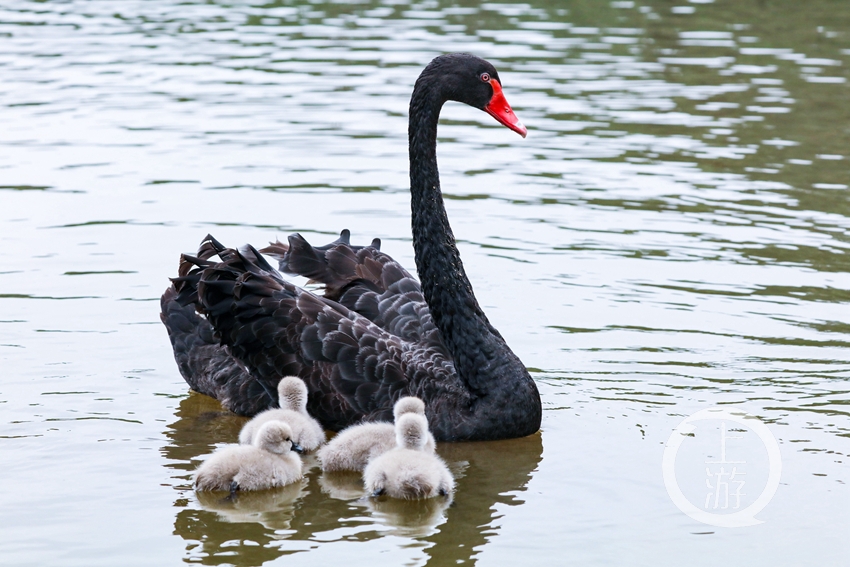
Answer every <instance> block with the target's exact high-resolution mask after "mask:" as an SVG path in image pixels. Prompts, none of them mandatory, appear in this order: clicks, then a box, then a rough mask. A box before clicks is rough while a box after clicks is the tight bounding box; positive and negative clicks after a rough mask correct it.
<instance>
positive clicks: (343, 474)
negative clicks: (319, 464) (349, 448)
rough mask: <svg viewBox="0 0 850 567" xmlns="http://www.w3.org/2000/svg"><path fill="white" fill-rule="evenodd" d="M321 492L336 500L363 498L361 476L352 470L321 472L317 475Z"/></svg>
mask: <svg viewBox="0 0 850 567" xmlns="http://www.w3.org/2000/svg"><path fill="white" fill-rule="evenodd" d="M319 486H321V487H322V492H323V493H325V494H327V495H328V496H330V497H331V498H335V499H336V500H357V499H359V498H363V495H364V494H365V491H364V489H363V476H362V475H361V474H360V473H359V472H354V471H332V472H323V473H322V475H321V476H320V477H319Z"/></svg>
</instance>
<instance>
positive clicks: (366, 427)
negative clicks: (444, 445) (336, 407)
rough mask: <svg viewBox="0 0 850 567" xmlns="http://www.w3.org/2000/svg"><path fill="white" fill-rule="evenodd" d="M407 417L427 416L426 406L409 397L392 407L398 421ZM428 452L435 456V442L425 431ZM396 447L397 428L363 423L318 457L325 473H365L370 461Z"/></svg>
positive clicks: (335, 440)
mask: <svg viewBox="0 0 850 567" xmlns="http://www.w3.org/2000/svg"><path fill="white" fill-rule="evenodd" d="M407 413H415V414H418V415H421V416H423V417H424V416H425V404H424V403H422V400H420V399H419V398H414V397H413V396H407V397H404V398H401V399H400V400H399V401H397V402H396V403H395V405H394V406H393V416H394V417H395V420H396V421H398V418H399V417H400V416H402V415H404V414H407ZM425 433H426V435H425V452H427V453H433V452H434V450H435V449H436V442H435V441H434V436H433V435H432V434H431V432H429V431H427V428H426V431H425ZM395 446H396V434H395V425H394V424H392V423H387V422H383V421H380V422H375V423H360V424H357V425H352V426H351V427H346V428H345V429H343V430H342V431H340V432H339V434H338V435H337V436H336V437H334V438H333V439H331V440H330V442H329V443H328V444H327V445H325V446H324V447H322V448H321V449H319V452H318V453H317V454H316V455H317V456H318V457H319V460H320V461H321V462H322V470H323V471H362V470H363V469H365V468H366V465H367V464H368V463H369V461H371V460H373V459H374V458H375V457H377V456H378V455H382V454H384V453H386V452H387V451H389V450H390V449H392V448H393V447H395Z"/></svg>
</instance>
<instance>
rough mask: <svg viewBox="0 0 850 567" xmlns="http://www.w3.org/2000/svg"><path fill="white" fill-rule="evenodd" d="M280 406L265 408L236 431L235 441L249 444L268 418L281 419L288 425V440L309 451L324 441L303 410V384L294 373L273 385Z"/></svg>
mask: <svg viewBox="0 0 850 567" xmlns="http://www.w3.org/2000/svg"><path fill="white" fill-rule="evenodd" d="M277 393H278V396H277V397H278V403H279V404H280V409H267V410H266V411H264V412H261V413H259V414H257V415H256V417H254V419H252V420H251V421H249V422H248V423H246V424H245V425H244V426H243V427H242V431H240V432H239V443H241V444H242V445H250V444H251V443H252V442H253V441H254V436H255V434H256V433H257V431H259V429H260V427H261V426H262V425H263V424H264V423H267V422H269V421H282V422H284V423H286V424H287V425H289V427H290V428H291V429H292V440H293V441H295V443H297V444H298V445H300V446H301V448H302V449H303V450H304V451H305V452H307V453H309V452H311V451H315V450H316V449H318V448H319V447H320V446H321V445H322V443H324V442H325V430H324V429H322V426H321V425H320V424H319V422H318V421H316V420H315V419H313V418H312V417H310V414H309V413H307V386H306V385H305V384H304V381H303V380H301V379H300V378H298V377H296V376H287V377H285V378H283V379H282V380H281V381H280V383H279V384H278V385H277Z"/></svg>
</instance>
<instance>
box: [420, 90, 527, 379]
mask: <svg viewBox="0 0 850 567" xmlns="http://www.w3.org/2000/svg"><path fill="white" fill-rule="evenodd" d="M424 79H425V77H420V80H419V81H417V83H416V87H415V88H414V91H413V97H412V98H411V101H410V126H409V130H408V135H409V140H410V193H411V208H412V213H413V214H412V220H413V248H414V251H415V253H416V268H417V270H418V272H419V279H420V280H421V283H422V292H423V294H424V295H425V300H426V301H427V302H428V307H429V308H430V311H431V315H432V317H433V318H434V323H435V324H436V325H437V328H438V329H439V330H440V333H441V334H442V338H443V342H444V344H445V345H446V347H447V349H448V350H449V353H450V354H451V355H452V357H453V359H454V362H455V368H456V370H457V372H458V374H459V376H460V377H461V379H462V380H464V381H465V382H466V383H467V386H468V387H469V388H470V390H471V391H473V392H476V391H477V392H479V393H480V394H484V393H485V392H489V391H490V390H491V386H492V384H490V382H492V381H493V380H494V379H496V378H497V377H498V375H500V374H502V372H500V371H499V370H506V368H505V365H506V364H507V365H508V366H516V365H518V366H519V367H520V368H521V372H522V373H525V368H524V367H523V366H522V363H521V362H520V361H519V359H518V358H517V357H516V356H515V355H514V354H513V353H512V352H511V351H510V349H509V348H508V347H507V345H506V344H505V342H504V340H503V339H502V337H501V335H499V333H498V331H496V329H494V328H493V327H492V325H490V323H489V321H488V320H487V317H486V316H485V315H484V312H483V311H482V310H481V308H480V307H479V305H478V301H476V299H475V295H474V294H473V292H472V286H471V285H470V283H469V280H468V279H467V277H466V272H465V271H464V269H463V263H462V262H461V260H460V253H459V252H458V249H457V246H456V244H455V239H454V235H453V234H452V229H451V227H450V226H449V219H448V217H447V215H446V209H445V206H444V204H443V195H442V193H441V191H440V177H439V173H438V171H437V148H436V146H437V121H438V119H439V115H440V110H441V108H442V106H443V103H445V102H446V98H445V97H444V96H443V95H442V93H441V92H440V90H439V85H432V84H429V82H428V81H427V80H424ZM526 375H527V374H526Z"/></svg>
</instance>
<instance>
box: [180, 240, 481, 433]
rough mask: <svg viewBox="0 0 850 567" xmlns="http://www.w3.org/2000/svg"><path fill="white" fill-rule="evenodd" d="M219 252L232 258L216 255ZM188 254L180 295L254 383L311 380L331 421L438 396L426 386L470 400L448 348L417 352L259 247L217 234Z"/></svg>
mask: <svg viewBox="0 0 850 567" xmlns="http://www.w3.org/2000/svg"><path fill="white" fill-rule="evenodd" d="M210 252H214V253H215V254H217V255H218V256H219V258H221V259H222V260H223V261H221V262H213V261H211V260H210V259H209V258H211V257H212V256H211V255H210ZM205 256H206V257H205ZM183 260H184V264H183V265H182V266H181V271H180V274H181V275H180V276H179V277H178V278H175V286H178V297H179V298H180V299H181V300H182V301H183V302H184V303H195V304H196V307H197V309H198V310H199V311H200V312H201V313H203V314H204V315H205V316H206V317H207V319H208V320H209V322H210V323H211V324H212V326H213V327H214V328H215V329H216V330H217V332H218V337H219V339H220V341H221V343H222V344H224V345H227V347H228V350H229V352H230V353H231V354H232V355H233V356H234V357H235V358H236V359H238V360H239V361H241V362H242V363H243V364H244V365H245V366H246V367H247V368H248V370H249V372H250V375H251V376H250V378H249V381H252V380H256V381H258V382H260V384H261V386H262V389H268V390H273V389H274V387H275V385H277V383H278V381H279V380H280V379H281V378H282V377H283V376H286V375H294V376H299V377H301V378H302V379H303V380H304V381H305V382H306V383H307V385H308V389H309V392H310V394H309V398H308V404H307V405H308V411H309V412H310V414H311V415H313V416H315V417H316V418H317V419H319V421H320V422H321V423H322V424H323V425H324V426H325V427H327V428H329V429H334V430H339V429H341V428H343V427H345V426H346V425H349V424H351V423H355V422H358V421H360V420H362V419H368V420H389V419H391V415H392V404H393V401H394V400H397V399H398V398H399V397H401V396H403V395H407V394H412V395H419V396H423V395H428V393H427V392H425V391H424V390H422V389H423V388H424V389H427V390H429V391H431V392H433V391H434V390H435V389H436V390H438V391H439V390H445V389H448V390H449V391H450V393H449V395H451V396H453V399H456V400H459V401H460V403H463V399H464V394H463V390H462V389H461V388H460V387H459V385H458V384H457V380H456V376H455V375H454V369H453V364H452V363H451V361H450V360H449V359H448V357H447V356H445V354H444V353H442V352H440V350H439V349H429V348H427V346H426V348H411V345H409V344H407V343H406V342H405V341H404V340H402V339H401V338H399V337H398V336H395V335H393V334H391V333H389V332H387V331H385V330H383V329H381V328H380V327H379V326H377V325H376V324H374V323H373V322H371V321H370V320H368V319H367V318H366V317H363V316H361V315H359V314H357V313H356V312H353V311H351V310H349V309H348V308H346V307H345V306H344V305H341V304H339V303H337V302H335V301H332V300H329V299H325V298H322V297H319V296H316V295H314V294H312V293H310V292H309V291H306V290H303V289H301V288H298V287H296V286H295V285H293V284H291V283H289V282H286V281H285V280H283V279H282V277H281V276H280V274H278V273H277V272H276V271H275V270H274V269H273V268H272V267H271V266H269V265H268V263H267V262H266V261H265V260H264V259H263V258H262V256H261V255H260V254H259V252H257V251H256V250H255V249H254V248H252V247H247V248H246V249H244V250H243V251H236V250H232V249H225V248H223V247H222V246H221V245H220V244H218V243H217V242H216V241H215V240H214V239H212V238H208V239H206V240H205V241H204V243H202V245H201V250H200V251H199V254H198V256H197V257H192V256H184V258H183ZM189 265H191V266H189ZM187 266H188V268H187ZM420 346H421V345H420ZM420 390H421V391H420ZM432 395H433V394H432ZM269 405H271V404H269ZM263 409H264V408H263ZM446 425H447V426H448V424H446Z"/></svg>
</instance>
